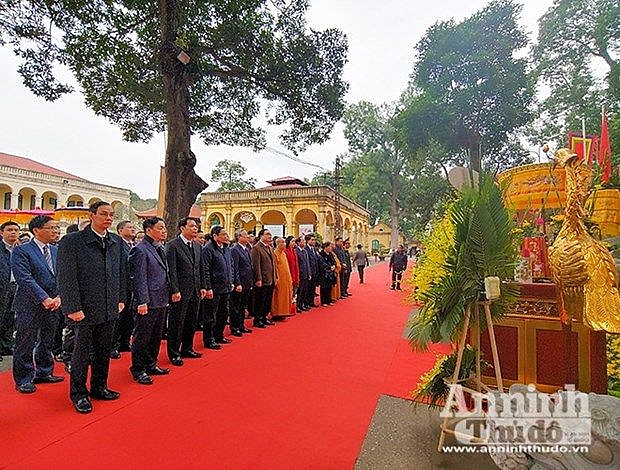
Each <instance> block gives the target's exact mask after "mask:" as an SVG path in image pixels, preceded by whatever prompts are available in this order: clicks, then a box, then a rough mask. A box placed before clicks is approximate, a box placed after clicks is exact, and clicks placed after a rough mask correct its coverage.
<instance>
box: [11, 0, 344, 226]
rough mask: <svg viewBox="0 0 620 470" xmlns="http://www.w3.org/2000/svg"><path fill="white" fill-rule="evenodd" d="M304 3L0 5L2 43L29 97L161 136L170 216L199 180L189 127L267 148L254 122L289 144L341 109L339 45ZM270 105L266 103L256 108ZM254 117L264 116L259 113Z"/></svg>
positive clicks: (134, 137) (304, 139)
mask: <svg viewBox="0 0 620 470" xmlns="http://www.w3.org/2000/svg"><path fill="white" fill-rule="evenodd" d="M308 6H309V2H308V0H301V1H300V0H222V1H213V0H204V1H194V2H184V1H179V0H158V1H155V0H136V1H132V2H127V1H121V0H88V1H85V0H78V1H75V0H56V1H48V0H28V1H26V0H7V1H5V2H3V4H2V7H1V8H0V42H1V43H2V44H8V45H10V46H12V47H13V49H14V51H15V53H16V54H17V55H18V56H19V57H21V58H22V63H21V65H20V67H19V72H20V74H21V75H22V76H23V79H24V83H25V85H26V86H27V87H28V88H30V89H31V90H32V91H33V93H35V94H36V95H38V96H41V97H43V98H45V99H47V100H55V99H57V98H59V97H60V96H62V95H63V94H64V93H67V92H70V91H71V86H70V85H68V84H67V83H63V82H62V81H61V80H59V79H57V76H56V75H55V72H56V70H55V68H56V67H57V66H58V65H61V66H66V67H67V68H68V69H69V70H70V71H71V72H72V74H73V75H74V76H75V78H76V79H77V82H78V84H79V86H80V88H81V91H82V92H83V93H84V96H85V99H86V104H87V105H88V106H89V107H91V108H92V109H93V110H94V111H95V113H96V114H98V115H101V116H104V117H106V118H107V119H109V120H110V121H111V122H112V123H115V124H117V125H118V126H120V128H121V129H122V131H123V137H124V138H125V139H127V140H129V141H148V140H149V139H150V138H151V137H152V136H153V134H155V133H157V132H162V131H164V130H165V131H166V132H167V148H166V160H165V167H166V172H165V173H166V177H165V188H166V196H165V202H164V218H165V219H166V220H167V221H168V222H174V223H176V220H178V219H180V218H181V217H183V216H185V215H187V213H188V212H189V209H190V207H191V205H192V203H194V201H195V200H196V196H197V195H198V193H199V192H200V191H202V190H203V189H204V188H205V187H206V183H205V182H204V181H203V180H202V179H201V178H200V177H199V176H198V175H196V173H195V171H194V167H195V164H196V156H195V155H194V153H193V152H192V151H191V146H190V140H191V136H192V134H195V135H198V136H200V137H201V138H202V140H204V142H205V143H207V144H229V145H243V146H251V147H254V148H261V147H262V146H264V145H265V137H264V130H263V129H262V128H261V127H260V123H261V122H267V123H268V124H275V125H278V126H280V127H281V128H282V129H283V132H282V134H281V138H282V140H283V143H284V144H285V145H286V146H287V147H288V148H289V149H292V150H298V149H301V148H303V147H304V146H305V145H307V144H310V143H321V142H324V141H325V140H327V139H328V138H329V134H330V131H331V129H332V127H333V125H334V123H335V122H337V121H338V120H339V119H340V117H341V116H342V113H343V110H344V104H343V101H342V99H343V96H344V94H345V92H346V89H347V86H346V84H345V83H343V81H342V79H341V75H342V68H343V66H344V63H345V61H346V52H347V43H346V38H345V37H344V35H343V34H342V33H341V32H340V31H338V30H336V29H327V30H324V31H316V30H310V29H309V28H308V27H307V24H306V19H305V15H306V12H307V9H308ZM268 102H272V103H273V106H266V104H267V103H268ZM259 116H265V117H266V119H263V120H260V119H258V117H259Z"/></svg>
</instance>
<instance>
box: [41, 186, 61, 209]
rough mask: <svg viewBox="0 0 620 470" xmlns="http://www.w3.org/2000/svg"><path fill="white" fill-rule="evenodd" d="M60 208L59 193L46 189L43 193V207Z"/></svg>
mask: <svg viewBox="0 0 620 470" xmlns="http://www.w3.org/2000/svg"><path fill="white" fill-rule="evenodd" d="M57 208H58V194H56V193H55V192H54V191H45V192H44V193H43V194H42V195H41V209H43V210H46V211H53V210H56V209H57Z"/></svg>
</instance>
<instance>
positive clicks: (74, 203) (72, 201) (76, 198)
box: [67, 194, 84, 207]
mask: <svg viewBox="0 0 620 470" xmlns="http://www.w3.org/2000/svg"><path fill="white" fill-rule="evenodd" d="M67 207H84V198H83V197H82V196H80V195H79V194H72V195H71V196H69V197H68V198H67Z"/></svg>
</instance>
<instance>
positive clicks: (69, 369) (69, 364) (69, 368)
mask: <svg viewBox="0 0 620 470" xmlns="http://www.w3.org/2000/svg"><path fill="white" fill-rule="evenodd" d="M65 372H66V373H67V374H71V363H70V362H65Z"/></svg>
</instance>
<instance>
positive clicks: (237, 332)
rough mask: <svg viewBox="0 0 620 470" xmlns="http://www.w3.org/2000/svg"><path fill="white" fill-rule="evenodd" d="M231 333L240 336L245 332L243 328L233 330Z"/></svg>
mask: <svg viewBox="0 0 620 470" xmlns="http://www.w3.org/2000/svg"><path fill="white" fill-rule="evenodd" d="M230 334H231V335H233V336H238V337H240V336H243V333H241V330H232V331H231V332H230Z"/></svg>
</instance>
